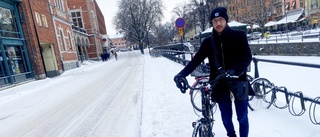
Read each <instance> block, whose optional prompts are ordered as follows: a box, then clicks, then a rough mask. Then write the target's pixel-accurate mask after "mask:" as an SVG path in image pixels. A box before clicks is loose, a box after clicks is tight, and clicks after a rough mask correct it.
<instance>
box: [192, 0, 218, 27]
mask: <svg viewBox="0 0 320 137" xmlns="http://www.w3.org/2000/svg"><path fill="white" fill-rule="evenodd" d="M215 4H216V1H215V0H191V3H190V5H191V8H192V9H194V11H196V12H197V14H195V15H196V16H195V17H196V20H197V21H198V22H199V24H200V28H201V31H204V30H205V29H206V28H207V27H208V26H210V20H209V17H210V14H211V10H212V9H211V5H215Z"/></svg>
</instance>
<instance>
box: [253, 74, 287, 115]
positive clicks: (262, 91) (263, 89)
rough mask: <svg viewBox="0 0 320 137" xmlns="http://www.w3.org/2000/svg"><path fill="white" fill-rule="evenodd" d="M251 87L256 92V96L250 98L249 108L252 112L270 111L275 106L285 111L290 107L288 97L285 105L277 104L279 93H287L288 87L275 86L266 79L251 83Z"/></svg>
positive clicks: (257, 79) (258, 79)
mask: <svg viewBox="0 0 320 137" xmlns="http://www.w3.org/2000/svg"><path fill="white" fill-rule="evenodd" d="M251 86H252V88H253V90H254V92H255V95H254V96H249V104H248V106H249V108H250V110H252V111H254V110H259V109H269V108H270V107H271V105H272V104H273V105H274V106H275V107H277V108H280V109H283V108H286V107H288V103H287V102H288V97H287V94H285V95H286V97H285V98H286V103H285V104H284V105H281V106H280V105H279V104H277V103H276V100H277V96H276V93H277V92H278V91H284V92H286V91H287V89H286V87H283V86H280V87H278V86H275V85H274V84H273V83H271V82H270V81H269V80H268V79H266V78H256V79H254V80H252V81H251Z"/></svg>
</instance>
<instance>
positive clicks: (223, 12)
mask: <svg viewBox="0 0 320 137" xmlns="http://www.w3.org/2000/svg"><path fill="white" fill-rule="evenodd" d="M217 17H223V18H224V19H225V20H226V22H227V23H228V14H227V9H226V8H225V7H217V8H215V9H214V10H213V11H212V12H211V19H210V22H211V21H212V20H213V19H214V18H217Z"/></svg>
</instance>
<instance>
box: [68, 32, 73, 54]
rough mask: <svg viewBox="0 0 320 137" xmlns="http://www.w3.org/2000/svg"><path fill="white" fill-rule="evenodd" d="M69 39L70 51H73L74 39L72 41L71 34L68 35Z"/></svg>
mask: <svg viewBox="0 0 320 137" xmlns="http://www.w3.org/2000/svg"><path fill="white" fill-rule="evenodd" d="M68 38H69V44H70V49H71V50H72V51H73V46H72V39H71V35H70V33H68Z"/></svg>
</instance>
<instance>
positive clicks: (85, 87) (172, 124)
mask: <svg viewBox="0 0 320 137" xmlns="http://www.w3.org/2000/svg"><path fill="white" fill-rule="evenodd" d="M146 53H148V52H147V51H146ZM118 55H119V60H118V61H115V60H114V59H112V60H110V61H108V62H86V64H84V65H82V67H80V68H77V69H74V70H69V71H67V72H65V73H63V74H62V75H61V76H58V77H55V78H47V79H44V80H38V81H34V82H30V83H26V84H23V85H19V86H16V87H12V88H9V89H6V90H2V91H0V136H3V137H16V136H26V137H44V136H46V137H57V136H61V137H66V136H68V137H97V136H101V137H188V136H191V133H192V130H193V129H192V126H191V123H192V122H194V121H195V120H196V119H197V118H198V116H197V115H196V114H195V113H194V111H193V109H192V105H191V103H190V99H189V98H190V97H189V95H188V94H182V93H180V91H179V89H177V88H176V87H175V83H174V82H173V76H174V75H175V74H177V73H178V72H179V71H180V70H181V69H182V68H183V66H182V65H180V64H177V63H175V62H172V61H170V60H168V59H166V58H162V57H160V58H151V57H150V56H149V55H148V54H146V55H141V54H140V53H139V51H131V52H120V53H119V54H118ZM258 58H268V59H277V60H289V61H297V62H300V61H303V62H309V63H314V64H318V63H319V62H320V57H280V56H258ZM252 68H253V65H252ZM252 70H253V69H252ZM259 72H260V77H265V78H268V79H269V80H270V81H271V82H273V83H274V84H275V85H279V86H286V87H287V88H288V89H289V90H290V91H292V92H294V91H302V92H303V93H304V94H305V95H306V96H310V97H312V98H315V97H317V96H320V88H319V86H318V84H319V83H318V81H320V70H319V69H312V68H303V67H294V66H289V65H277V64H272V63H263V62H259ZM253 73H254V72H249V74H251V75H253ZM187 79H188V80H189V81H190V82H193V81H194V79H193V78H192V77H190V76H189V77H187ZM306 107H307V109H308V107H309V106H308V105H307V106H306ZM318 109H319V108H318ZM308 113H309V111H308V110H307V111H306V113H305V114H304V115H302V116H300V117H295V116H292V115H291V114H290V113H289V111H288V109H283V110H281V109H277V108H275V107H273V106H272V107H271V108H270V109H268V110H259V111H250V112H249V122H250V137H318V136H319V135H320V130H319V129H320V125H314V124H312V123H311V122H310V120H309V115H308ZM317 116H318V119H320V117H319V116H320V112H319V111H318V113H317ZM234 124H235V127H236V128H238V124H237V122H236V117H234ZM213 130H214V132H215V134H216V136H217V137H225V136H226V132H225V129H224V127H223V125H222V122H221V120H220V113H219V111H216V113H215V123H214V129H213ZM236 132H237V131H236Z"/></svg>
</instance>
